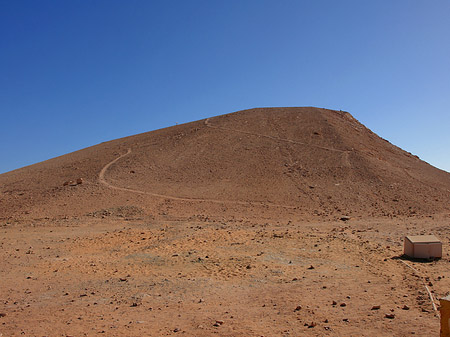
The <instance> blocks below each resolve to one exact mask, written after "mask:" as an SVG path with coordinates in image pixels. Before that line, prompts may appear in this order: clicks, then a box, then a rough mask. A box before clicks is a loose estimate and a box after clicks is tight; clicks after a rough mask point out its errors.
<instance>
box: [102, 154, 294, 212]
mask: <svg viewBox="0 0 450 337" xmlns="http://www.w3.org/2000/svg"><path fill="white" fill-rule="evenodd" d="M131 152H132V151H131V149H128V151H127V152H126V153H124V154H122V155H120V156H119V157H117V158H116V159H114V160H112V161H110V162H109V163H108V164H106V165H105V166H104V167H103V168H102V169H101V171H100V173H99V176H98V180H99V181H100V183H101V184H103V185H105V186H106V187H108V188H111V189H114V190H118V191H124V192H132V193H137V194H145V195H150V196H153V197H157V198H163V199H169V200H177V201H186V202H211V203H216V204H235V205H243V206H262V207H278V208H286V209H296V208H297V207H296V206H289V205H280V204H275V203H271V202H263V201H237V200H219V199H203V198H183V197H176V196H171V195H166V194H158V193H153V192H147V191H141V190H136V189H133V188H128V187H120V186H115V185H112V184H111V183H109V182H108V181H107V180H106V178H105V174H106V172H107V171H108V169H109V168H110V167H111V166H112V165H113V164H115V163H116V162H118V161H119V160H120V159H122V158H124V157H126V156H128V155H129V154H130V153H131Z"/></svg>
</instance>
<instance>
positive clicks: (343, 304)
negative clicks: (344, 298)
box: [339, 302, 347, 307]
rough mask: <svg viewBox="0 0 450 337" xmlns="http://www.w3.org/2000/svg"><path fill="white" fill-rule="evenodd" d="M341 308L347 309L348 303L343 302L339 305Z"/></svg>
mask: <svg viewBox="0 0 450 337" xmlns="http://www.w3.org/2000/svg"><path fill="white" fill-rule="evenodd" d="M339 306H341V307H346V306H347V303H345V302H342V303H341V304H339Z"/></svg>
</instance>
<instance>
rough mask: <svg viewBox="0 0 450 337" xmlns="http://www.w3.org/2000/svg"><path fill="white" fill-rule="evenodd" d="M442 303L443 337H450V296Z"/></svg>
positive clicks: (442, 299) (443, 299)
mask: <svg viewBox="0 0 450 337" xmlns="http://www.w3.org/2000/svg"><path fill="white" fill-rule="evenodd" d="M440 302H441V309H440V311H441V337H450V295H449V296H447V297H444V298H441V299H440Z"/></svg>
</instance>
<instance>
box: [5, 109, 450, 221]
mask: <svg viewBox="0 0 450 337" xmlns="http://www.w3.org/2000/svg"><path fill="white" fill-rule="evenodd" d="M77 180H78V183H77ZM71 182H72V183H71ZM0 189H1V190H0V192H1V199H0V203H1V206H2V207H1V208H0V218H3V219H10V218H24V219H26V218H40V217H47V218H52V217H67V216H69V217H72V216H81V215H91V216H95V215H99V214H100V215H102V216H108V215H111V214H116V215H120V216H124V217H127V216H136V215H139V214H147V215H154V216H174V217H221V216H225V217H230V216H232V217H236V218H245V217H257V218H268V219H269V218H270V219H274V218H277V219H278V218H292V219H295V218H296V217H302V218H305V217H315V216H319V217H329V218H336V217H342V216H348V215H351V216H389V217H396V216H415V215H429V214H435V213H441V212H448V211H449V210H450V206H449V205H450V174H449V173H447V172H445V171H442V170H439V169H437V168H435V167H433V166H431V165H429V164H427V163H426V162H423V161H421V160H420V159H419V158H418V157H417V156H414V155H412V154H410V153H408V152H406V151H403V150H402V149H400V148H398V147H396V146H394V145H392V144H391V143H389V142H388V141H386V140H384V139H382V138H380V137H378V136H377V135H376V134H374V133H373V132H372V131H370V130H369V129H367V128H366V127H365V126H364V125H362V124H361V123H359V122H358V121H357V120H356V119H355V118H353V117H352V116H351V115H350V114H349V113H348V112H344V111H334V110H328V109H320V108H313V107H301V108H258V109H250V110H244V111H238V112H235V113H230V114H226V115H222V116H217V117H212V118H208V119H206V120H200V121H196V122H191V123H187V124H183V125H177V126H173V127H169V128H165V129H161V130H156V131H151V132H147V133H143V134H139V135H135V136H130V137H126V138H121V139H117V140H113V141H110V142H105V143H102V144H99V145H95V146H92V147H89V148H86V149H83V150H80V151H77V152H73V153H70V154H67V155H64V156H61V157H57V158H54V159H51V160H47V161H45V162H41V163H38V164H35V165H31V166H28V167H24V168H21V169H18V170H15V171H11V172H8V173H4V174H2V175H0Z"/></svg>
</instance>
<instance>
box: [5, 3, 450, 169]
mask: <svg viewBox="0 0 450 337" xmlns="http://www.w3.org/2000/svg"><path fill="white" fill-rule="evenodd" d="M272 106H317V107H324V108H330V109H342V110H346V111H349V112H350V113H351V114H352V115H353V116H354V117H355V118H357V119H358V120H359V121H361V122H362V123H363V124H365V125H366V126H367V127H369V128H370V129H372V130H373V131H374V132H376V133H377V134H378V135H380V136H382V137H383V138H386V139H388V140H389V141H391V142H392V143H393V144H395V145H397V146H400V147H401V148H403V149H405V150H407V151H409V152H412V153H414V154H417V155H419V156H420V158H422V159H424V160H426V161H427V162H429V163H431V164H432V165H435V166H437V167H439V168H442V169H445V170H447V171H450V1H449V0H372V1H370V0H364V1H362V0H339V1H336V0H283V1H280V0H273V1H265V0H226V1H219V0H217V1H216V0H201V1H200V0H188V1H187V0H161V1H150V0H145V1H144V0H142V1H136V0H129V1H125V0H122V1H115V0H105V1H100V0H93V1H90V0H89V1H88V0H85V1H60V0H54V1H49V0H40V1H35V0H32V1H21V0H0V117H1V118H0V173H2V172H6V171H9V170H13V169H15V168H19V167H22V166H25V165H30V164H33V163H36V162H39V161H42V160H46V159H49V158H52V157H55V156H59V155H63V154H66V153H68V152H72V151H75V150H79V149H82V148H84V147H87V146H91V145H95V144H97V143H100V142H103V141H107V140H112V139H115V138H119V137H124V136H128V135H132V134H136V133H141V132H146V131H150V130H155V129H158V128H161V127H166V126H172V125H175V124H176V123H184V122H189V121H193V120H198V119H202V118H206V117H210V116H215V115H219V114H224V113H228V112H233V111H237V110H242V109H248V108H253V107H272Z"/></svg>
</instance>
